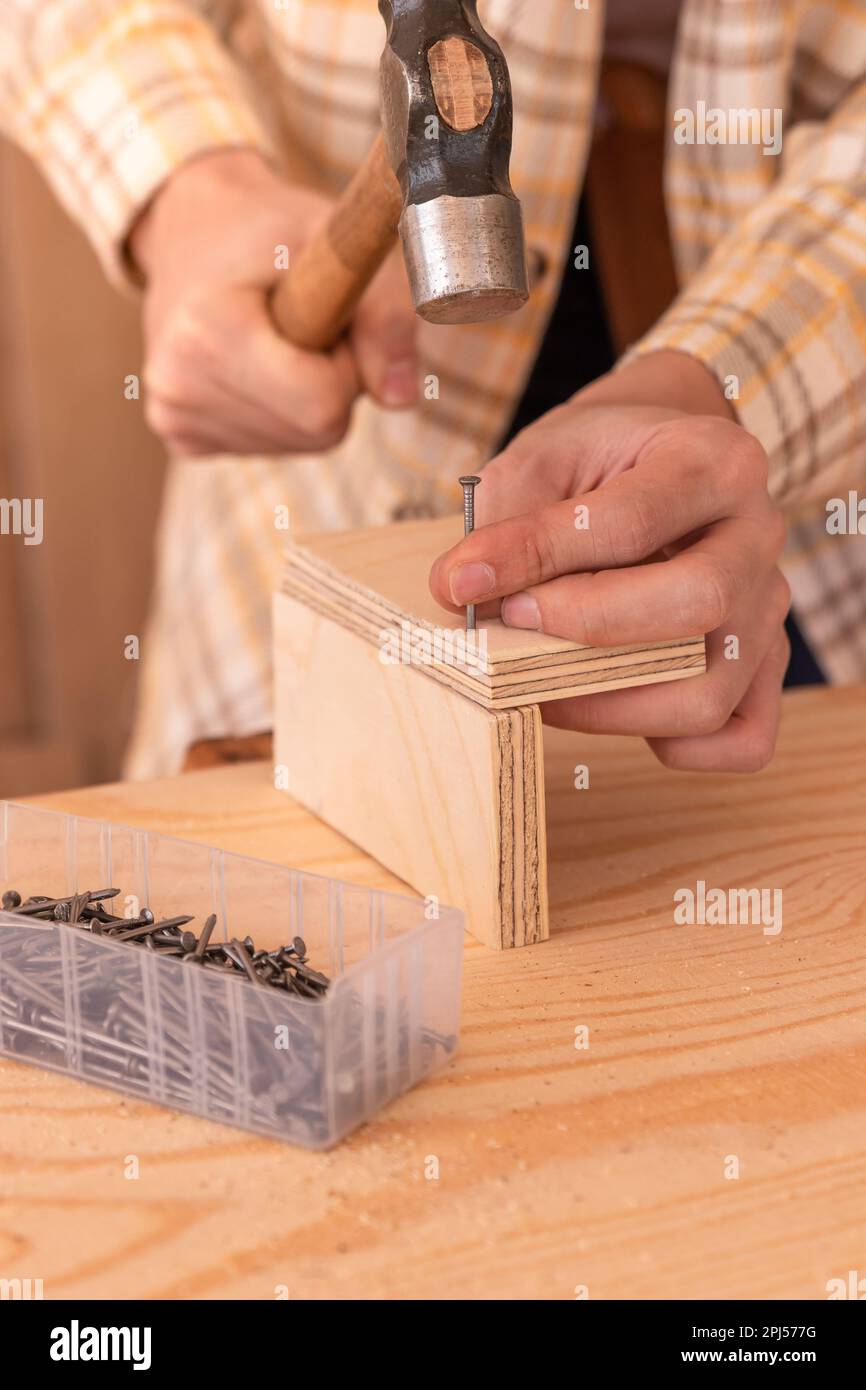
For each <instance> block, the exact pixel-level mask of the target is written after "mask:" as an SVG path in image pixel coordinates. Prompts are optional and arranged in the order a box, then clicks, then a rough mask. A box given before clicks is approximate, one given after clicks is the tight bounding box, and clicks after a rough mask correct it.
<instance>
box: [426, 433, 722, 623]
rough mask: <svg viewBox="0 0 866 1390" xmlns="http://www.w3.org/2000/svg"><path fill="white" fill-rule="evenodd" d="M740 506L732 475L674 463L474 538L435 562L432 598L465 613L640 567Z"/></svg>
mask: <svg viewBox="0 0 866 1390" xmlns="http://www.w3.org/2000/svg"><path fill="white" fill-rule="evenodd" d="M482 486H483V483H482ZM738 501H739V490H738V488H737V486H736V483H735V481H734V480H733V479H732V477H731V474H730V472H729V471H727V470H725V469H722V468H710V467H707V466H705V465H704V464H703V463H702V462H700V463H697V464H694V465H692V466H691V467H689V468H684V466H683V461H682V459H681V457H679V456H676V457H674V456H672V455H671V454H670V453H666V454H665V455H663V456H662V457H660V458H659V459H658V460H656V461H654V462H652V463H650V464H648V465H647V466H646V467H644V468H641V469H632V470H630V471H629V472H628V473H623V474H620V475H619V476H618V477H616V478H613V479H611V480H610V481H609V482H606V483H604V484H603V485H602V486H601V487H600V488H597V489H596V490H594V491H592V492H588V493H585V494H583V495H582V496H578V497H573V498H570V499H569V500H568V501H565V502H557V503H554V504H553V505H552V506H548V507H542V508H541V509H540V510H539V511H537V512H532V513H525V514H523V515H521V516H513V517H509V518H508V519H507V520H506V521H497V522H494V523H493V524H492V525H490V526H483V527H481V529H480V530H478V531H473V533H472V534H471V535H470V536H466V537H465V538H464V539H463V540H462V541H460V542H459V543H458V544H457V545H455V546H453V547H452V549H451V550H449V551H446V553H445V554H444V555H442V556H440V557H439V559H438V560H437V561H436V562H435V564H434V565H433V568H432V570H431V573H430V589H431V592H432V594H433V597H434V598H435V599H436V600H437V602H438V603H441V604H442V605H443V607H445V608H452V609H459V608H461V607H463V606H464V605H465V604H467V603H485V602H488V601H490V600H491V599H497V598H504V597H505V596H506V595H507V594H515V593H520V592H521V591H522V590H524V589H527V588H532V587H533V586H534V585H536V584H544V583H546V582H547V581H548V580H550V579H555V578H557V577H558V576H560V575H564V574H574V573H576V572H579V571H586V570H589V571H592V570H602V569H619V568H622V567H623V566H627V565H636V564H639V563H640V562H641V561H643V560H647V559H649V558H650V557H651V556H653V555H656V554H657V553H658V552H659V551H660V550H662V549H663V548H664V547H665V546H666V545H672V544H673V543H674V542H675V541H678V540H681V539H682V538H683V537H684V536H687V535H689V534H690V533H691V532H692V531H696V530H698V529H699V528H701V527H703V526H707V525H710V524H711V523H712V522H714V521H720V520H722V519H723V518H725V517H727V516H729V515H731V514H732V513H733V512H734V511H735V510H736V507H737V505H738Z"/></svg>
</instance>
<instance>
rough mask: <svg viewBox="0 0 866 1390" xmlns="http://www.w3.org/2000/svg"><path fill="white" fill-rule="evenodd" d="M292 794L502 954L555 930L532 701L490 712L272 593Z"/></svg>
mask: <svg viewBox="0 0 866 1390" xmlns="http://www.w3.org/2000/svg"><path fill="white" fill-rule="evenodd" d="M274 641H275V678H276V721H275V722H276V745H275V756H276V761H277V764H278V765H279V766H280V767H281V768H284V769H285V776H286V779H287V789H288V791H289V792H290V794H291V795H292V796H294V797H296V798H297V799H298V800H299V801H301V802H302V803H303V804H304V805H305V806H307V807H309V809H310V810H311V811H313V812H314V813H315V814H316V815H318V816H320V817H321V818H322V819H323V820H325V821H327V822H328V824H329V825H332V826H334V827H335V828H336V829H337V830H339V831H341V832H342V833H343V834H344V835H347V836H348V837H349V838H350V839H352V840H354V841H355V843H356V844H358V845H360V846H361V847H362V848H363V849H365V850H366V851H367V852H368V853H369V854H372V855H373V856H374V857H375V858H376V859H378V860H379V861H380V863H382V864H383V865H385V867H386V868H388V869H390V870H392V872H394V873H396V874H397V875H399V877H400V878H402V879H403V880H404V881H405V882H406V883H408V884H409V885H410V886H411V887H412V888H414V889H415V890H416V891H417V892H419V893H422V894H423V895H424V896H425V897H429V898H438V899H439V901H440V902H441V903H442V904H443V905H444V904H448V905H450V906H455V907H459V908H461V909H462V910H463V911H464V912H465V914H466V920H467V927H468V930H469V931H471V932H472V934H473V935H474V936H476V937H478V939H479V940H481V941H483V942H484V943H485V944H486V945H489V946H492V947H495V948H499V949H501V948H507V947H512V946H522V945H528V944H530V943H532V942H536V941H542V940H544V939H546V937H547V935H548V907H547V864H546V851H545V819H544V769H543V757H542V750H541V717H540V713H539V711H538V709H537V707H535V706H525V707H523V708H520V709H513V710H488V709H484V708H483V707H482V706H480V705H478V704H476V703H474V702H473V701H471V700H469V699H466V698H465V697H464V696H461V695H459V694H456V693H455V692H454V691H452V690H449V689H447V688H446V687H445V686H443V685H441V684H440V683H438V682H436V681H434V680H431V679H430V677H429V675H428V674H427V673H426V672H425V671H424V670H423V669H419V668H418V667H415V666H409V665H396V666H395V665H383V664H382V662H381V661H380V659H379V651H378V649H377V648H376V647H375V646H372V645H371V644H370V643H369V642H367V641H365V640H364V639H363V638H362V637H360V636H358V635H357V634H355V633H353V632H350V631H348V630H346V629H345V628H343V627H342V626H340V625H339V624H338V623H336V622H334V621H333V620H332V619H330V618H328V617H325V616H323V615H321V614H319V613H316V612H314V611H312V610H311V609H310V608H308V607H307V606H306V605H304V604H303V603H301V602H299V601H298V600H297V599H295V598H292V597H291V596H289V595H287V594H278V595H276V596H275V600H274Z"/></svg>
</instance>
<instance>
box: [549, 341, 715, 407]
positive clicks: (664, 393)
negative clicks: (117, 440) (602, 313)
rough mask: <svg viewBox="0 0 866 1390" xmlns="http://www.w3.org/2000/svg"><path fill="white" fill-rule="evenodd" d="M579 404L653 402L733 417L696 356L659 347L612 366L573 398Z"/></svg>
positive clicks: (710, 373) (654, 403)
mask: <svg viewBox="0 0 866 1390" xmlns="http://www.w3.org/2000/svg"><path fill="white" fill-rule="evenodd" d="M574 400H575V403H577V404H580V405H654V406H661V407H667V408H669V409H670V410H671V411H673V412H675V413H677V414H680V413H683V414H686V415H718V416H719V417H720V418H721V419H725V420H736V418H737V417H736V413H735V411H734V410H733V407H732V405H731V402H730V401H729V400H727V399H726V397H725V394H724V392H723V390H722V388H721V386H720V385H719V382H718V380H717V379H716V377H715V376H713V373H712V372H711V371H710V370H709V368H708V367H705V366H704V364H703V362H701V361H700V360H699V359H698V358H697V357H692V356H690V355H689V354H688V353H685V352H676V351H674V350H671V349H663V350H660V351H658V352H648V353H647V354H646V355H645V356H643V357H635V358H633V359H632V360H631V361H630V362H627V363H626V364H625V366H622V367H618V368H615V369H614V370H613V371H612V372H608V373H607V375H606V376H603V377H600V378H599V380H598V381H594V382H593V383H592V384H591V385H590V386H587V387H585V388H584V389H583V390H582V391H580V392H578V394H577V396H576V397H575V398H574Z"/></svg>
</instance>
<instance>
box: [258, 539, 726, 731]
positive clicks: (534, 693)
mask: <svg viewBox="0 0 866 1390" xmlns="http://www.w3.org/2000/svg"><path fill="white" fill-rule="evenodd" d="M461 526H462V522H461V518H459V517H443V518H439V519H437V520H434V521H411V522H405V523H403V524H402V525H399V526H388V527H382V528H379V529H375V530H367V531H355V532H339V533H332V534H327V535H317V536H311V537H305V538H301V539H300V540H298V541H296V542H295V543H294V544H292V545H291V546H290V547H289V549H288V552H287V562H286V568H285V572H284V575H283V580H282V586H281V587H282V592H283V593H284V594H287V595H289V596H291V597H293V598H295V599H297V600H298V601H299V602H300V603H302V604H304V605H305V606H306V607H308V608H310V609H312V610H314V611H315V612H317V613H320V614H321V615H322V616H324V617H328V618H331V619H332V620H333V621H335V622H337V623H339V624H340V625H341V626H342V627H344V628H346V629H347V631H350V632H353V633H354V634H355V635H356V636H358V637H360V638H362V639H363V640H364V641H366V642H368V643H370V644H372V645H374V646H376V647H377V648H378V649H379V652H380V654H381V659H382V661H383V664H387V663H391V664H412V665H415V666H419V667H420V666H423V668H424V670H425V672H426V674H427V676H428V677H431V678H432V679H433V680H435V681H438V682H440V683H442V684H444V685H447V686H449V687H450V688H451V689H452V690H455V691H459V692H460V693H461V694H463V695H465V696H466V697H467V698H468V699H470V700H473V701H474V702H475V703H477V704H481V705H484V706H486V708H488V709H491V710H496V709H509V708H513V707H515V706H521V705H532V704H539V703H542V702H543V701H545V700H561V699H565V698H566V697H568V696H573V695H581V694H584V695H585V694H591V693H593V692H595V691H600V690H617V689H621V688H625V687H627V686H635V685H650V684H655V683H657V682H660V681H669V680H679V679H683V678H685V677H688V676H692V675H698V674H700V673H701V672H702V671H704V670H705V650H704V639H703V638H702V637H699V638H689V639H682V640H677V641H672V642H653V643H646V644H643V645H638V646H623V647H611V648H600V647H586V646H580V645H579V644H578V643H575V642H569V641H567V640H565V639H564V638H560V637H548V636H547V635H545V634H544V633H540V632H523V631H520V630H518V629H515V628H508V627H505V626H504V624H503V623H502V622H500V621H499V620H498V619H494V620H489V619H482V620H480V621H479V625H478V627H479V637H478V641H477V645H473V644H472V643H471V639H470V641H469V645H467V639H466V635H465V633H464V631H463V627H462V624H461V623H460V620H459V619H458V618H456V617H455V616H454V615H453V614H449V613H447V612H445V611H444V610H443V609H442V608H440V607H439V605H438V604H437V603H436V601H435V599H434V598H433V596H432V594H431V593H430V591H429V588H428V585H427V577H428V575H429V572H430V567H431V565H432V563H433V561H434V560H435V559H436V557H437V556H438V555H440V554H441V553H442V552H443V551H444V550H447V549H448V548H449V547H450V546H451V545H453V544H454V543H455V542H456V541H457V540H458V539H459V538H460V535H461Z"/></svg>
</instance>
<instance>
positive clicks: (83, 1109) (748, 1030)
mask: <svg viewBox="0 0 866 1390" xmlns="http://www.w3.org/2000/svg"><path fill="white" fill-rule="evenodd" d="M864 728H866V691H864V690H862V689H861V690H849V691H840V692H835V693H827V692H819V693H807V692H803V693H800V694H797V695H794V696H792V697H789V698H788V701H787V710H786V716H785V720H784V727H783V734H782V739H781V746H780V751H779V754H778V756H777V759H776V761H775V763H774V764H773V766H772V767H771V768H770V769H769V770H768V771H766V772H764V773H762V774H761V775H760V776H759V777H757V778H748V779H742V780H738V779H728V778H722V777H704V776H702V777H690V776H686V775H676V774H672V773H669V772H666V771H665V770H664V769H662V768H661V767H659V766H658V765H657V764H656V763H655V761H654V759H653V758H652V756H651V755H650V754H649V752H648V751H647V750H646V749H645V747H644V746H643V745H642V744H640V743H638V742H635V741H629V740H625V739H623V740H619V739H611V740H587V739H568V738H566V737H564V736H563V735H556V736H555V737H553V738H552V739H551V740H550V746H549V749H548V753H549V764H550V765H549V770H548V813H549V819H550V855H551V862H552V864H553V866H554V868H553V871H552V874H551V911H552V924H553V937H552V940H551V941H550V942H549V943H548V944H546V945H542V946H538V947H535V948H531V949H526V950H520V951H512V952H509V953H507V954H494V953H493V952H490V951H487V950H485V949H484V948H483V947H481V946H478V945H475V944H473V943H467V948H466V972H465V984H464V1007H463V1024H462V1036H461V1047H460V1051H459V1053H458V1054H457V1056H456V1057H455V1059H454V1060H453V1061H452V1062H451V1063H450V1065H449V1066H448V1068H447V1069H446V1070H445V1071H443V1072H442V1073H440V1074H439V1075H438V1076H437V1077H436V1078H435V1079H434V1080H433V1081H431V1082H429V1083H428V1084H426V1085H423V1086H421V1087H419V1088H418V1089H416V1090H415V1091H413V1092H411V1093H409V1094H408V1095H407V1096H404V1097H403V1098H402V1099H401V1100H400V1101H398V1102H397V1103H396V1104H395V1105H393V1106H391V1107H390V1108H389V1109H388V1110H386V1111H385V1112H383V1113H381V1114H380V1115H379V1117H378V1118H377V1119H376V1120H375V1122H374V1123H372V1124H370V1125H368V1126H367V1127H366V1128H364V1129H362V1130H360V1131H358V1132H356V1133H355V1134H354V1135H353V1136H352V1137H351V1138H350V1139H349V1140H347V1141H346V1142H344V1143H343V1144H342V1145H341V1146H340V1147H339V1148H337V1149H336V1150H334V1151H332V1152H330V1153H327V1154H311V1153H306V1152H303V1151H300V1150H297V1149H292V1148H289V1147H286V1146H283V1145H280V1144H277V1143H273V1142H270V1141H266V1140H262V1139H257V1138H253V1137H251V1136H250V1135H247V1134H243V1133H240V1132H237V1131H234V1130H231V1129H225V1128H222V1127H220V1126H217V1125H215V1124H210V1123H207V1122H205V1121H203V1120H197V1119H192V1118H189V1117H187V1116H183V1115H179V1114H174V1113H171V1112H169V1111H167V1110H161V1109H157V1108H155V1107H152V1106H150V1105H144V1104H140V1103H138V1102H136V1101H132V1100H124V1099H123V1098H122V1097H119V1096H117V1095H114V1094H112V1093H110V1092H107V1091H101V1090H99V1089H97V1088H95V1087H92V1086H88V1085H84V1084H82V1083H78V1082H73V1081H69V1080H65V1079H63V1078H60V1077H57V1076H53V1075H51V1074H49V1073H46V1072H40V1071H38V1070H35V1069H33V1068H30V1067H26V1066H22V1065H19V1064H16V1063H13V1062H10V1061H6V1060H2V1061H0V1108H2V1130H0V1198H2V1201H0V1212H2V1215H0V1275H3V1276H4V1277H12V1276H15V1275H18V1276H21V1277H27V1276H29V1277H33V1278H37V1277H38V1278H42V1279H43V1280H44V1287H45V1296H46V1297H47V1298H50V1297H52V1296H54V1297H61V1296H67V1297H76V1298H78V1297H80V1298H101V1297H120V1298H175V1299H177V1298H180V1299H184V1298H208V1297H217V1298H219V1297H223V1298H225V1297H229V1298H249V1299H271V1298H273V1297H274V1291H275V1288H276V1287H277V1286H279V1285H285V1286H287V1287H288V1290H289V1296H290V1298H292V1299H304V1298H319V1297H330V1298H341V1297H346V1298H481V1299H502V1298H538V1299H572V1298H574V1297H575V1289H576V1287H577V1286H580V1285H585V1286H587V1287H588V1290H589V1296H590V1297H591V1298H595V1299H600V1298H670V1297H683V1298H707V1297H721V1298H737V1297H739V1298H744V1297H759V1298H765V1297H790V1298H802V1299H814V1298H818V1299H821V1298H825V1297H826V1292H825V1285H826V1282H827V1280H828V1279H831V1278H837V1277H842V1278H845V1277H847V1272H848V1271H849V1270H850V1269H857V1270H859V1271H860V1272H861V1275H862V1274H866V1096H864V1091H866V1005H864V1001H866V964H864V956H866V949H864V928H866V740H864ZM577 762H587V763H589V765H590V769H591V790H590V791H589V792H577V791H575V790H574V788H573V775H572V769H573V767H574V765H575V764H576V763H577ZM383 794H385V795H387V782H384V783H383ZM40 804H42V805H52V806H55V807H59V808H63V809H65V810H69V811H75V812H79V813H82V814H85V815H93V816H98V817H111V818H114V819H116V820H120V821H125V822H128V823H134V824H138V825H144V826H149V827H153V828H155V829H158V830H162V831H165V832H168V833H172V834H180V835H184V836H186V837H189V838H195V839H201V840H204V841H207V842H209V843H213V844H215V845H219V846H223V847H225V848H228V849H234V850H239V851H244V852H248V853H254V854H256V855H260V856H263V857H268V858H273V859H276V860H280V861H282V862H285V863H286V864H295V865H299V866H302V867H304V868H309V869H314V870H317V871H318V872H321V873H329V874H336V875H340V876H343V877H346V878H350V879H356V880H358V881H361V882H364V883H371V884H373V883H375V884H377V885H379V886H382V887H393V886H395V883H394V880H393V879H391V877H390V876H389V875H388V874H386V873H383V872H382V871H381V870H380V869H378V868H377V866H376V865H375V864H374V863H373V862H372V861H370V860H369V859H367V858H366V857H365V856H363V855H361V854H360V853H359V852H358V851H357V850H355V849H353V847H352V846H351V845H349V844H347V843H346V842H345V841H344V840H342V839H341V838H340V837H339V836H338V835H336V834H334V833H333V832H332V831H330V830H328V829H327V828H326V827H325V826H323V825H321V824H319V823H317V822H316V821H315V820H314V819H313V818H312V817H311V816H310V815H308V814H307V813H306V812H304V811H302V810H301V809H300V808H299V807H297V806H295V805H293V804H292V803H291V802H288V801H287V800H286V799H285V797H284V796H281V795H279V794H278V793H276V792H274V791H273V790H272V789H271V785H270V772H269V769H268V768H267V767H266V766H265V765H263V764H260V765H246V766H241V767H237V768H233V769H230V770H227V771H218V772H205V773H197V774H194V775H190V776H188V777H186V778H183V779H178V780H175V781H168V782H161V783H152V784H146V785H139V786H113V787H103V788H97V789H91V790H86V791H79V792H74V793H72V792H68V793H63V794H59V795H55V796H52V797H48V798H42V799H41V802H40ZM699 878H700V879H704V880H705V881H706V882H707V883H708V884H709V885H710V886H712V887H721V888H729V887H780V888H782V890H783V892H784V927H783V930H782V932H781V934H780V935H778V936H776V937H771V936H765V935H763V934H762V932H761V929H760V928H759V927H751V926H742V927H740V926H736V927H732V926H726V927H709V926H694V927H683V926H675V925H673V895H674V892H675V891H676V890H677V889H678V888H682V887H689V886H691V887H692V888H694V886H695V883H696V881H697V880H698V879H699ZM580 1025H587V1026H588V1027H589V1029H590V1034H589V1040H590V1045H589V1048H588V1050H578V1049H576V1048H575V1045H574V1044H575V1029H576V1027H579V1026H580ZM132 1154H135V1155H137V1156H138V1158H139V1161H140V1177H139V1178H138V1180H132V1181H130V1180H128V1179H127V1178H125V1177H124V1164H125V1162H126V1160H127V1156H128V1155H132ZM431 1155H435V1157H436V1158H437V1159H438V1161H439V1178H438V1180H428V1179H427V1178H426V1177H425V1163H426V1162H427V1160H428V1157H429V1156H431ZM731 1155H734V1156H736V1157H737V1158H738V1160H739V1164H740V1177H739V1178H738V1179H731V1178H726V1177H725V1166H726V1162H727V1161H728V1159H729V1156H731ZM729 1167H730V1165H729Z"/></svg>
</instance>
